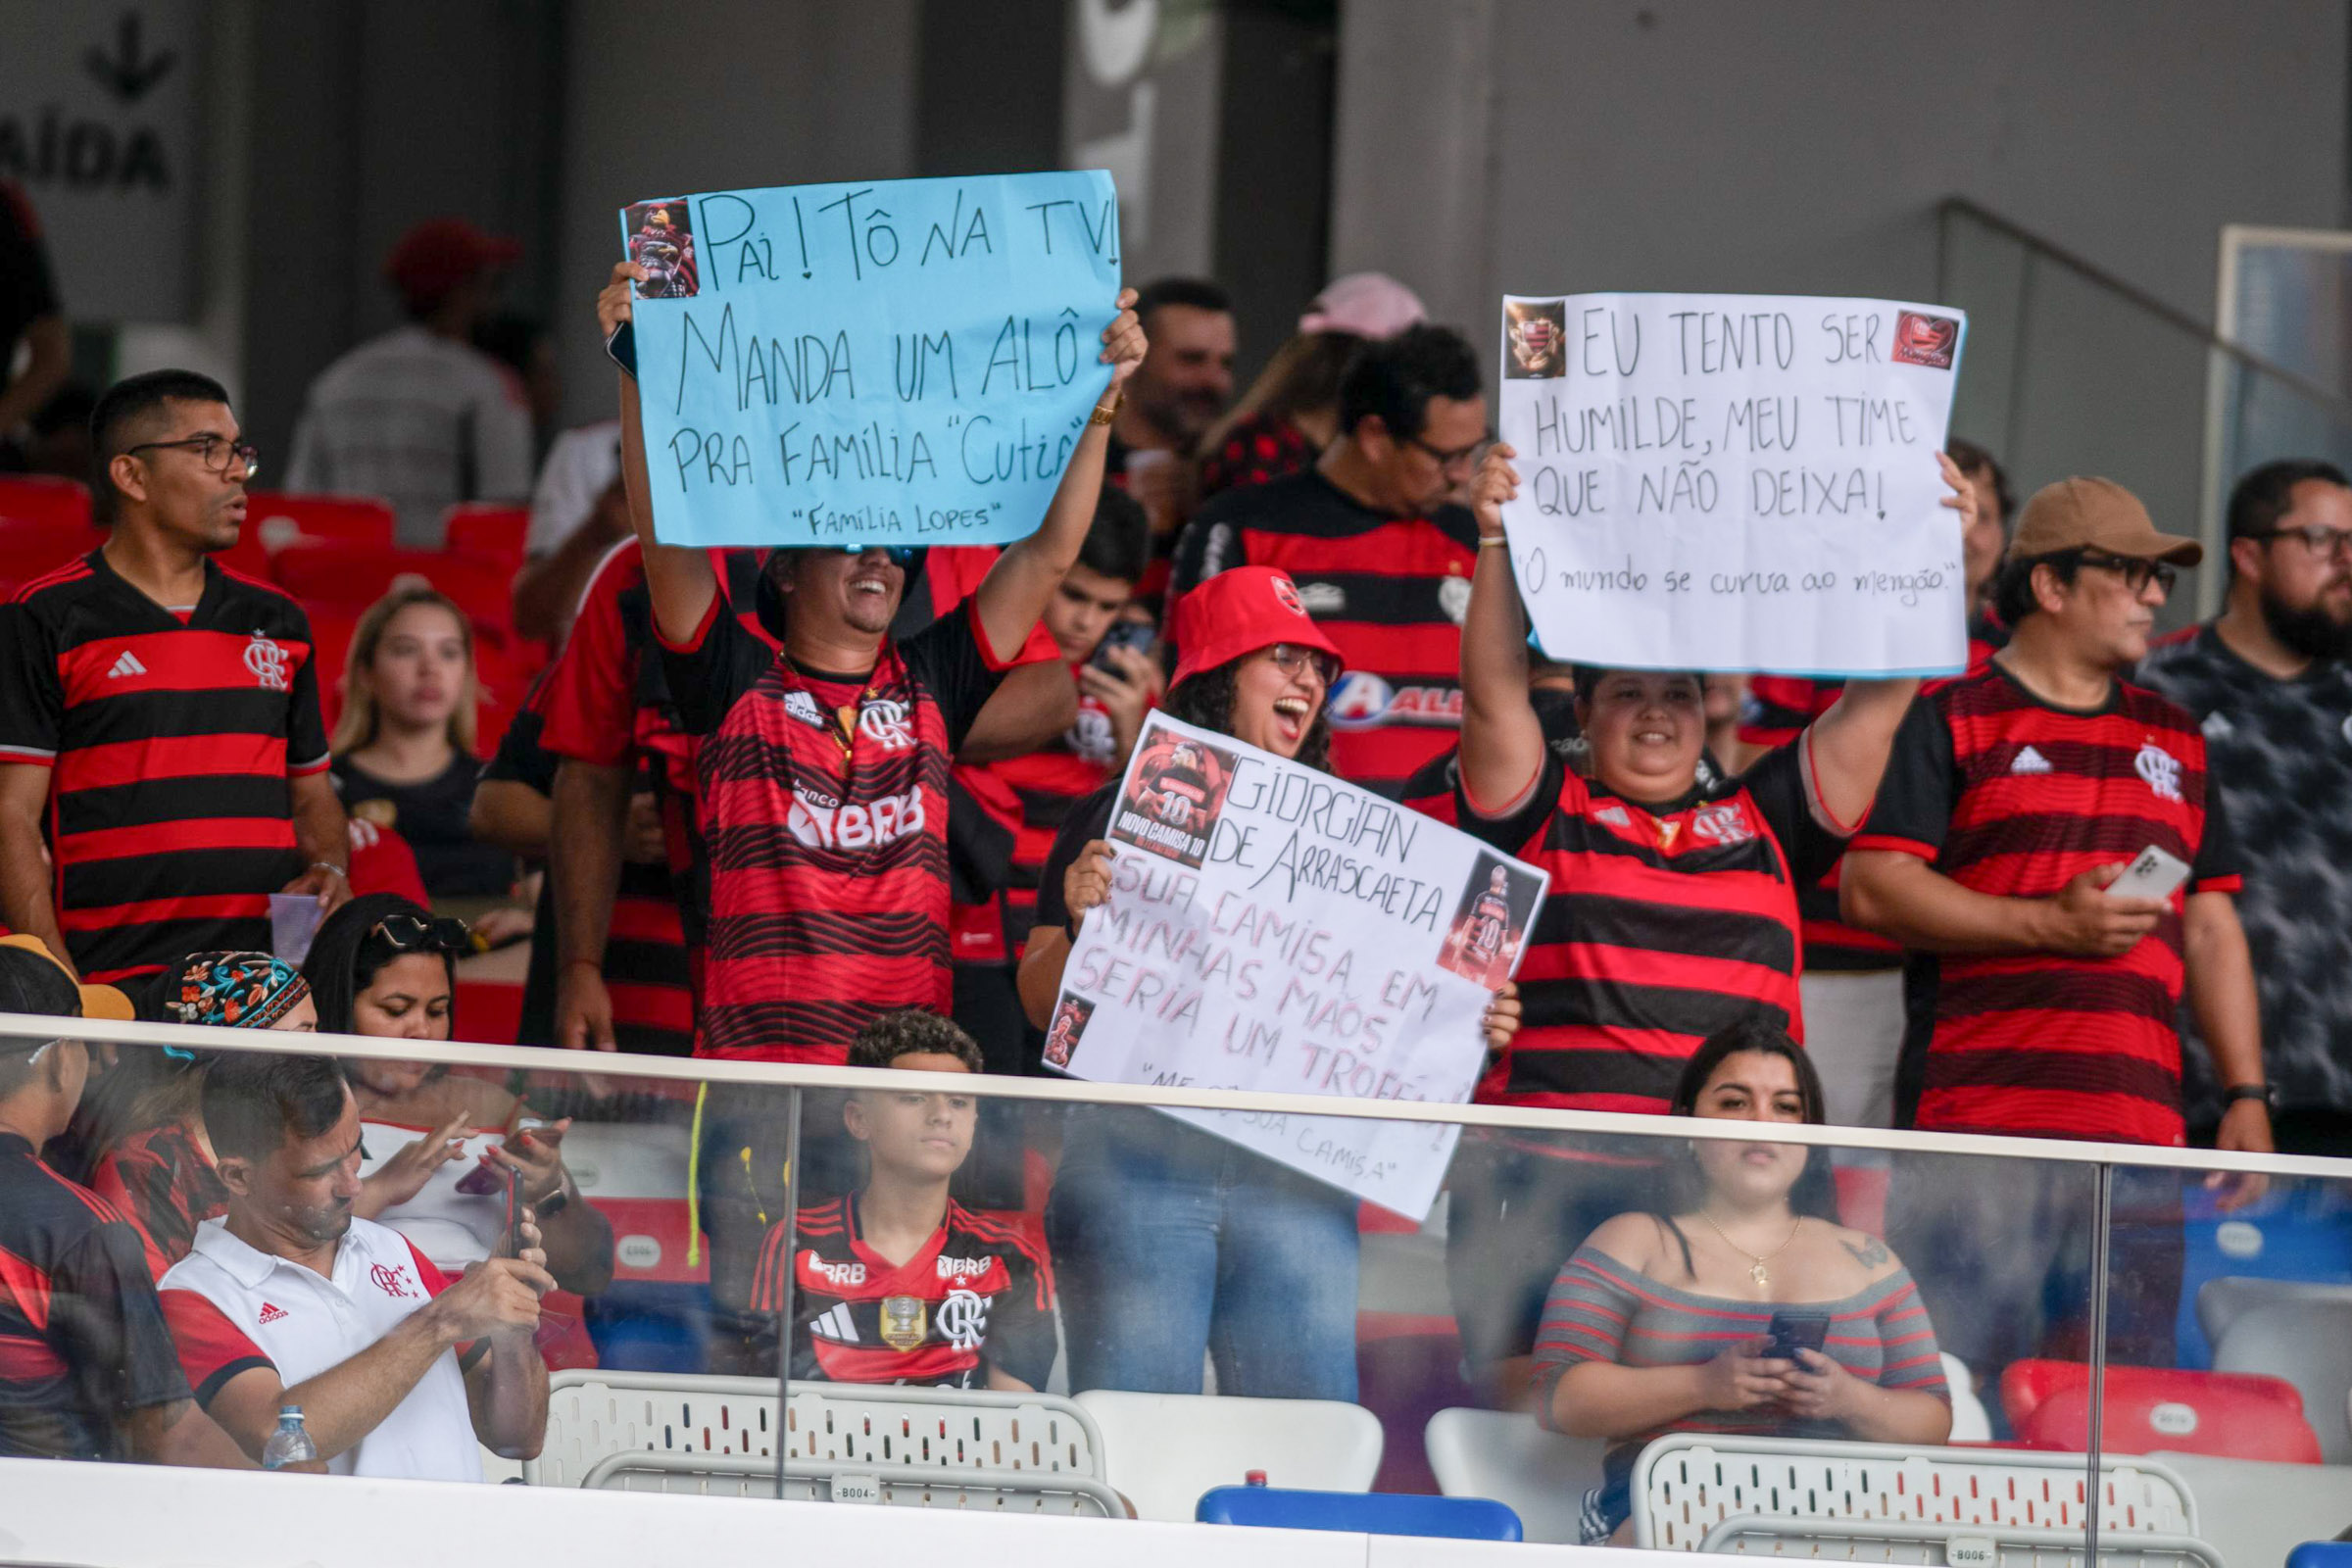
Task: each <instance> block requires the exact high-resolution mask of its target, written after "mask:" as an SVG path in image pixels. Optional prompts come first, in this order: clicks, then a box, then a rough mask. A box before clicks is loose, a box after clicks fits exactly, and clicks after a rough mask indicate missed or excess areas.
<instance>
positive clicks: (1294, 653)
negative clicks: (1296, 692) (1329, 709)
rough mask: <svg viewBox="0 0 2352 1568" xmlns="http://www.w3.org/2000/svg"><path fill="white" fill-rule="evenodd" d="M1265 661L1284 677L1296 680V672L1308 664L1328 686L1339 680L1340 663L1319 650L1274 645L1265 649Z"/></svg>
mask: <svg viewBox="0 0 2352 1568" xmlns="http://www.w3.org/2000/svg"><path fill="white" fill-rule="evenodd" d="M1265 653H1266V660H1267V662H1269V663H1271V664H1272V665H1273V666H1274V667H1275V668H1276V669H1279V670H1281V671H1282V672H1283V674H1284V675H1286V676H1288V677H1290V678H1291V679H1294V680H1296V679H1297V678H1298V676H1299V671H1300V670H1302V669H1305V668H1306V667H1307V666H1308V665H1309V664H1312V665H1313V666H1314V670H1315V673H1316V674H1317V675H1319V676H1321V677H1322V680H1323V684H1324V685H1326V686H1328V685H1330V684H1331V683H1332V682H1333V681H1335V680H1338V679H1339V678H1340V662H1339V661H1338V660H1336V659H1334V658H1332V657H1331V656H1330V655H1329V654H1327V653H1325V652H1323V650H1322V649H1320V648H1301V647H1299V645H1298V644H1297V643H1276V644H1275V645H1274V646H1273V647H1271V648H1269V649H1267V650H1266V651H1265Z"/></svg>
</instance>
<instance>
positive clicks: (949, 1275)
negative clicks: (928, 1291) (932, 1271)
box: [939, 1256, 997, 1280]
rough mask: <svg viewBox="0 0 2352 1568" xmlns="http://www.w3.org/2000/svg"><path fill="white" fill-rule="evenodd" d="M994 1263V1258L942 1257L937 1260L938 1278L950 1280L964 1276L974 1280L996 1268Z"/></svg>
mask: <svg viewBox="0 0 2352 1568" xmlns="http://www.w3.org/2000/svg"><path fill="white" fill-rule="evenodd" d="M996 1263H997V1260H996V1259H995V1258H994V1257H946V1256H942V1257H941V1258H940V1259H939V1277H940V1278H941V1279H943V1280H952V1279H954V1278H956V1276H957V1275H964V1276H967V1277H970V1278H975V1279H976V1278H978V1277H979V1276H980V1275H983V1274H985V1273H987V1272H988V1271H989V1270H990V1269H992V1268H994V1267H996Z"/></svg>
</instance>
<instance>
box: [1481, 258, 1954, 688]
mask: <svg viewBox="0 0 2352 1568" xmlns="http://www.w3.org/2000/svg"><path fill="white" fill-rule="evenodd" d="M1965 333H1966V319H1965V318H1964V317H1963V316H1962V315H1961V313H1960V312H1958V311H1955V310H1950V309H1947V308H1945V307H1943V306H1927V305H1903V304H1895V303H1890V302H1888V301H1885V300H1863V299H1814V298H1808V297H1804V296H1796V295H1702V294H1575V295H1570V296H1567V297H1566V298H1553V299H1544V298H1529V297H1522V296H1518V295H1509V296H1505V298H1504V300H1503V308H1502V365H1503V381H1502V415H1501V426H1500V429H1501V435H1502V439H1503V440H1504V441H1506V442H1508V443H1510V445H1511V446H1512V447H1513V448H1514V449H1516V451H1517V453H1518V456H1517V458H1516V459H1515V460H1514V466H1516V467H1517V469H1518V471H1519V477H1520V483H1519V496H1518V499H1517V500H1516V501H1513V502H1511V503H1510V504H1508V505H1507V506H1506V507H1505V508H1504V509H1503V520H1504V526H1505V528H1506V529H1507V531H1508V532H1509V535H1510V551H1511V564H1512V567H1513V569H1514V571H1515V572H1516V574H1517V577H1518V581H1519V591H1520V595H1521V597H1522V598H1523V599H1524V600H1525V602H1526V604H1527V612H1528V617H1529V620H1530V621H1531V622H1532V624H1533V625H1534V628H1535V632H1536V637H1537V640H1538V641H1539V642H1541V643H1542V644H1543V647H1544V653H1545V654H1546V655H1547V656H1548V657H1550V658H1552V659H1558V660H1569V661H1575V662H1590V663H1597V664H1611V665H1624V666H1631V667H1638V668H1649V669H1712V670H1773V671H1777V672H1781V673H1785V674H1823V675H1894V674H1931V673H1947V672H1952V671H1957V670H1958V669H1960V667H1961V666H1962V664H1963V663H1964V662H1966V657H1967V636H1966V632H1965V630H1964V619H1965V617H1964V612H1963V605H1962V599H1963V596H1964V594H1965V591H1966V590H1965V585H1964V583H1963V581H1962V578H1961V566H1960V522H1959V518H1958V515H1956V514H1955V513H1953V512H1952V511H1951V510H1950V509H1948V508H1946V507H1944V506H1943V505H1942V504H1941V503H1942V500H1943V497H1944V496H1945V495H1946V494H1948V493H1949V492H1948V491H1947V489H1946V487H1945V485H1944V483H1943V480H1942V478H1941V476H1940V473H1939V471H1938V469H1937V466H1936V453H1937V452H1939V451H1940V450H1941V449H1942V447H1943V441H1944V432H1945V427H1946V425H1947V424H1948V422H1949V420H1950V417H1951V408H1952V387H1953V384H1954V382H1955V381H1956V379H1957V377H1958V374H1959V365H1960V345H1961V339H1962V338H1963V337H1964V336H1965Z"/></svg>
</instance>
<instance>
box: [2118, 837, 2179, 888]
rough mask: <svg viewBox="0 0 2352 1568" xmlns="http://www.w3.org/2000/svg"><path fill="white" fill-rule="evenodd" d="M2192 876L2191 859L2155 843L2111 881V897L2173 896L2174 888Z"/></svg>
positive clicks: (2141, 852) (2135, 857)
mask: <svg viewBox="0 0 2352 1568" xmlns="http://www.w3.org/2000/svg"><path fill="white" fill-rule="evenodd" d="M2187 880H2188V862H2186V861H2185V860H2182V859H2181V858H2180V857H2179V856H2177V855H2168V854H2166V853H2165V852H2164V851H2163V850H2160V849H2158V848H2157V847H2156V846H2155V845H2153V844H2151V845H2149V846H2148V847H2147V848H2146V849H2144V850H2142V851H2140V852H2139V854H2137V855H2136V856H2134V857H2132V859H2131V864H2130V865H2127V866H2125V867H2124V870H2123V874H2122V875H2121V876H2119V877H2117V878H2116V879H2115V880H2114V881H2112V882H2110V883H2108V884H2107V896H2108V897H2109V898H2111V899H2169V898H2171V897H2172V896H2173V890H2174V889H2175V888H2177V887H2179V886H2180V884H2181V883H2183V882H2185V881H2187Z"/></svg>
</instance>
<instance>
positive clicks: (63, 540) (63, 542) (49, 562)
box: [0, 514, 106, 589]
mask: <svg viewBox="0 0 2352 1568" xmlns="http://www.w3.org/2000/svg"><path fill="white" fill-rule="evenodd" d="M105 537H106V536H105V535H104V534H102V533H100V532H99V531H98V530H97V529H96V528H93V527H91V526H90V525H89V524H88V523H86V522H63V521H59V520H57V519H55V518H51V517H12V516H8V515H5V514H0V584H5V585H6V586H7V587H9V588H11V589H14V588H17V587H21V586H22V585H24V584H25V583H28V582H30V581H32V579H33V578H35V577H39V576H44V575H46V574H47V573H49V572H52V571H55V570H56V569H57V568H58V567H60V566H62V565H64V564H66V563H67V562H69V561H73V560H74V559H76V558H77V557H81V556H86V555H88V554H89V553H90V552H91V551H93V550H95V549H97V548H98V546H99V543H100V542H101V541H102V540H103V539H104V538H105Z"/></svg>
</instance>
